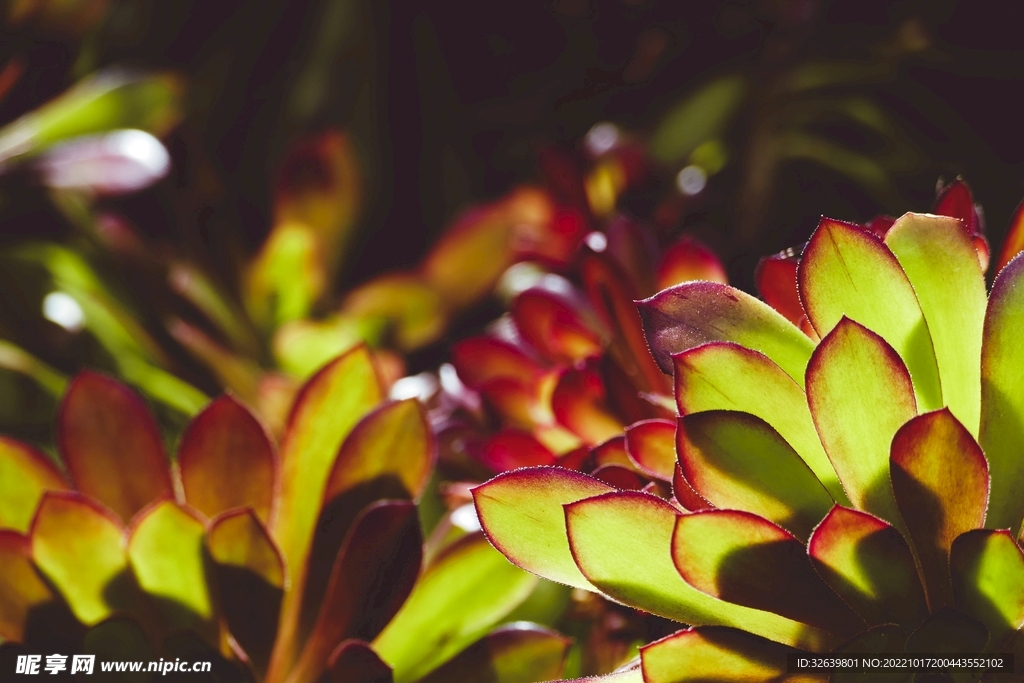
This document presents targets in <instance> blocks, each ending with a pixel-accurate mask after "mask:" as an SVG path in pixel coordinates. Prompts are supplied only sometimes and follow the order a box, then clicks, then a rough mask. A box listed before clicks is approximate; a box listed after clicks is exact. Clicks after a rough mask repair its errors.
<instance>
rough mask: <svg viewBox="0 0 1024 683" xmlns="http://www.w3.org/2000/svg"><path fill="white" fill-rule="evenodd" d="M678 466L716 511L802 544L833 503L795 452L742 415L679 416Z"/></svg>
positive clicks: (728, 412)
mask: <svg viewBox="0 0 1024 683" xmlns="http://www.w3.org/2000/svg"><path fill="white" fill-rule="evenodd" d="M678 435H679V446H678V451H679V464H680V466H681V467H682V469H683V474H684V475H685V476H686V480H687V481H689V482H690V484H691V485H692V486H693V488H694V490H695V491H696V492H697V493H699V494H700V495H701V497H703V498H704V499H705V500H707V501H708V502H710V503H711V504H712V505H714V506H715V507H717V508H727V509H735V510H745V511H747V512H752V513H754V514H756V515H759V516H761V517H764V518H765V519H768V520H770V521H772V522H775V523H776V524H778V525H779V526H781V527H783V528H785V529H788V530H789V532H790V533H792V534H793V535H794V536H796V537H797V538H800V539H803V540H806V539H807V538H808V537H809V536H810V535H811V531H812V530H813V529H814V527H815V526H816V525H817V524H818V522H819V521H821V519H822V518H823V517H824V516H825V515H826V514H828V511H829V510H830V509H831V508H832V505H833V504H834V503H835V501H834V500H832V497H831V496H829V494H828V492H827V491H826V490H825V488H824V487H823V486H822V484H821V482H820V481H818V478H817V477H815V476H814V473H813V472H812V471H811V470H810V468H808V467H807V465H806V464H805V463H804V461H803V460H801V459H800V456H799V455H797V453H796V451H794V450H793V448H792V447H791V446H790V445H789V444H788V443H786V441H785V440H784V439H783V438H782V437H781V436H779V433H778V432H776V431H775V430H774V429H772V428H771V426H770V425H768V423H766V422H764V421H763V420H761V419H759V418H757V417H754V416H753V415H750V414H748V413H740V412H735V411H731V410H711V411H707V412H703V413H693V414H691V415H686V416H684V417H681V418H679V430H678Z"/></svg>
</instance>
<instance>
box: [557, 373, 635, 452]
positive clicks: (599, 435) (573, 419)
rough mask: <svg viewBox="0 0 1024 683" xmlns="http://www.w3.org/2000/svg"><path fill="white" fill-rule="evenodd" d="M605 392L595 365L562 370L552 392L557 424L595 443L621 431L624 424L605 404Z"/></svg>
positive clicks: (584, 440)
mask: <svg viewBox="0 0 1024 683" xmlns="http://www.w3.org/2000/svg"><path fill="white" fill-rule="evenodd" d="M607 398H608V394H607V391H606V389H605V386H604V381H603V380H602V379H601V376H600V374H598V372H597V370H596V368H595V367H594V366H593V364H591V365H590V366H589V367H585V368H582V369H577V368H569V369H568V370H566V371H565V372H563V373H562V375H561V377H560V378H559V379H558V385H557V386H556V387H555V393H554V394H553V395H552V396H551V408H552V410H553V411H554V413H555V417H556V418H558V422H559V424H561V425H562V426H563V427H565V428H566V429H568V430H569V431H571V432H572V433H574V434H576V435H577V436H579V437H580V438H581V439H582V440H583V442H584V443H586V444H588V445H591V446H593V445H596V444H599V443H602V442H604V441H607V440H608V439H610V438H612V437H613V436H617V435H619V434H622V431H623V429H624V428H625V425H623V424H622V422H621V421H620V420H619V419H618V418H617V417H616V416H615V415H614V414H613V413H612V412H611V410H610V408H609V407H608V405H607Z"/></svg>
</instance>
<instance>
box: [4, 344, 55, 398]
mask: <svg viewBox="0 0 1024 683" xmlns="http://www.w3.org/2000/svg"><path fill="white" fill-rule="evenodd" d="M0 368H4V369H5V370H13V371H14V372H20V373H21V374H23V375H27V376H28V377H31V378H32V379H34V380H35V381H36V383H38V384H39V386H41V387H42V388H43V389H45V390H46V391H48V392H50V393H51V394H52V395H54V396H61V395H62V394H63V393H64V389H65V388H66V387H67V384H68V378H67V377H66V376H65V375H64V374H63V373H60V372H58V371H57V370H55V369H54V368H52V367H50V366H49V365H47V364H46V363H44V362H43V361H41V360H39V359H38V358H36V357H35V356H33V355H32V354H30V353H29V352H27V351H25V350H24V349H22V348H20V347H18V346H16V345H14V344H12V343H10V342H9V341H6V340H3V339H0Z"/></svg>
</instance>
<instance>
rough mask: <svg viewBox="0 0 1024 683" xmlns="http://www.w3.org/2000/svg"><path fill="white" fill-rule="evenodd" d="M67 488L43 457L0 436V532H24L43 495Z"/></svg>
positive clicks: (16, 442)
mask: <svg viewBox="0 0 1024 683" xmlns="http://www.w3.org/2000/svg"><path fill="white" fill-rule="evenodd" d="M68 488H69V487H68V483H67V481H66V480H65V479H64V475H63V474H61V472H60V470H58V469H57V468H56V466H54V464H53V463H52V462H51V461H50V459H49V458H47V457H46V455H45V454H43V453H41V452H39V451H37V450H36V449H35V448H33V447H32V446H29V445H28V444H24V443H21V442H20V441H15V440H14V439H11V438H8V437H6V436H2V435H0V529H14V530H15V531H18V532H21V533H25V532H26V531H28V528H29V525H30V524H31V523H32V517H33V515H35V513H36V508H37V507H38V506H39V501H40V500H41V499H42V497H43V494H44V493H46V492H47V491H64V490H67V489H68Z"/></svg>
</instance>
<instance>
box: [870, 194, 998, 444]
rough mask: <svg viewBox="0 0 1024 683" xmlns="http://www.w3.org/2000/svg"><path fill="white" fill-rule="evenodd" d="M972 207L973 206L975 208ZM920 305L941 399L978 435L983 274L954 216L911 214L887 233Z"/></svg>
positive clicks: (892, 248)
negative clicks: (940, 383)
mask: <svg viewBox="0 0 1024 683" xmlns="http://www.w3.org/2000/svg"><path fill="white" fill-rule="evenodd" d="M972 210H973V208H972ZM885 243H886V245H888V247H889V249H891V250H892V252H893V254H895V255H896V258H897V259H898V260H899V262H900V265H901V266H902V267H903V271H904V272H905V273H906V274H907V278H908V279H909V280H910V284H911V285H913V287H914V292H915V293H916V294H917V300H918V301H919V302H920V304H921V311H922V312H923V313H924V319H925V322H926V323H927V325H928V331H929V333H930V334H931V338H932V344H933V345H934V348H935V360H936V362H937V364H938V368H939V379H940V380H941V382H942V399H943V401H944V402H945V404H946V405H947V406H949V409H950V411H952V413H953V414H954V415H955V416H956V417H957V419H958V420H960V422H961V423H963V425H964V426H965V427H967V431H969V432H970V433H971V434H972V435H974V436H977V434H978V424H979V420H980V413H981V340H982V332H983V330H984V327H985V305H986V303H987V302H986V294H985V276H984V274H983V273H982V271H981V265H980V264H979V263H978V254H977V252H976V251H975V249H974V243H973V242H972V241H971V238H970V236H969V235H968V234H967V233H966V232H965V231H964V229H963V228H962V227H961V225H960V221H959V220H957V219H955V218H946V217H943V216H930V215H924V214H916V213H908V214H905V215H904V216H903V217H902V218H900V219H898V220H897V221H896V223H894V224H893V226H892V227H891V228H890V229H889V232H887V233H886V235H885Z"/></svg>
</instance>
